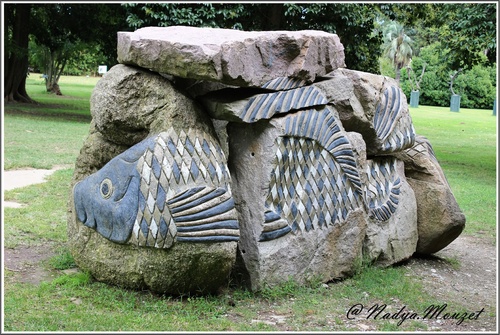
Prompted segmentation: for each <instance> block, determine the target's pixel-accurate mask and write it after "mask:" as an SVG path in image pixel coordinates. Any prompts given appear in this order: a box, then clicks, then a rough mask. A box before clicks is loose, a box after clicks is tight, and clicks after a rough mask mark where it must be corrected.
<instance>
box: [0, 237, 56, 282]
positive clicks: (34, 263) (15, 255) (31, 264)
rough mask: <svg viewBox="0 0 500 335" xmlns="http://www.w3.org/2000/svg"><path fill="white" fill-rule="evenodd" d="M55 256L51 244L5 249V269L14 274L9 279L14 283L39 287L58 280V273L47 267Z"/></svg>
mask: <svg viewBox="0 0 500 335" xmlns="http://www.w3.org/2000/svg"><path fill="white" fill-rule="evenodd" d="M54 255H55V252H54V250H53V246H52V245H51V244H46V245H40V246H32V247H27V246H19V247H17V248H15V249H9V248H5V249H4V268H5V269H6V270H8V271H11V272H12V275H11V276H10V277H9V278H10V280H11V281H13V282H19V283H29V284H33V285H38V284H40V283H41V282H42V281H51V280H53V279H55V278H56V275H57V272H56V271H51V270H50V269H49V268H48V266H47V262H48V260H49V259H50V258H51V257H53V256H54Z"/></svg>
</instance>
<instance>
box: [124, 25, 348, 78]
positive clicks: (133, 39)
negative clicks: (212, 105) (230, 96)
mask: <svg viewBox="0 0 500 335" xmlns="http://www.w3.org/2000/svg"><path fill="white" fill-rule="evenodd" d="M117 48H118V61H119V62H120V63H123V64H129V65H137V66H140V67H143V68H146V69H151V70H152V71H155V72H160V73H167V74H170V75H173V76H177V77H183V78H191V79H200V80H209V81H220V82H222V83H225V84H228V85H237V86H255V87H259V86H262V85H264V84H265V83H267V82H268V81H270V80H273V79H275V78H277V77H293V78H299V79H304V80H307V81H310V82H312V81H314V79H315V78H316V77H317V76H322V75H324V74H326V73H328V72H331V71H333V70H335V69H337V68H339V67H344V66H345V63H344V47H343V45H342V44H341V43H340V40H339V38H338V36H337V35H335V34H330V33H326V32H322V31H314V30H305V31H272V32H269V31H265V32H256V31H255V32H247V31H239V30H233V29H217V28H195V27H185V26H172V27H147V28H141V29H138V30H136V31H134V32H118V46H117Z"/></svg>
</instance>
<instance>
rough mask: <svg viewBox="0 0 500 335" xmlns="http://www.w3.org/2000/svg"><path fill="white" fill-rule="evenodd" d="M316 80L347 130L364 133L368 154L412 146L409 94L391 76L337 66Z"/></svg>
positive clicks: (317, 85) (392, 151) (412, 130)
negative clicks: (405, 93) (337, 67)
mask: <svg viewBox="0 0 500 335" xmlns="http://www.w3.org/2000/svg"><path fill="white" fill-rule="evenodd" d="M328 77H330V78H331V79H330V80H322V81H319V82H317V83H315V84H314V86H315V87H317V88H319V89H320V90H321V91H322V92H323V94H324V95H325V96H326V97H327V99H328V100H329V103H330V104H332V105H333V106H334V107H335V108H336V109H337V111H338V113H339V116H340V119H341V120H342V124H343V125H344V128H345V129H346V130H347V131H355V132H358V133H360V134H362V135H363V138H364V140H365V142H366V145H367V148H366V150H367V153H368V155H370V156H372V155H387V154H391V153H394V152H398V151H401V150H404V149H406V148H409V147H411V146H412V145H413V143H414V139H415V130H414V128H413V123H412V120H411V116H410V114H409V109H408V104H407V102H406V97H405V95H404V93H403V92H402V90H401V89H400V88H399V86H398V85H397V83H396V82H395V81H394V79H392V78H388V77H385V76H380V75H376V74H371V73H367V72H361V71H354V70H349V69H337V70H335V71H333V72H331V73H329V74H328V76H325V78H322V79H327V78H328Z"/></svg>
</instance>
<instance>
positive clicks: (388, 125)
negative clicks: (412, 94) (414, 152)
mask: <svg viewBox="0 0 500 335" xmlns="http://www.w3.org/2000/svg"><path fill="white" fill-rule="evenodd" d="M402 95H403V93H402V91H401V89H400V88H399V87H395V86H390V87H388V88H387V89H386V90H385V91H384V94H383V95H382V97H381V99H380V101H379V103H378V104H377V108H376V110H375V115H374V117H373V125H374V127H375V131H376V133H377V137H378V139H379V140H380V141H381V142H382V148H381V149H382V150H381V151H382V153H389V152H397V151H401V150H403V149H406V148H409V147H411V146H412V145H413V143H414V142H415V129H414V128H413V123H412V122H411V118H410V117H409V116H408V115H404V116H403V113H404V112H407V111H405V110H403V97H402Z"/></svg>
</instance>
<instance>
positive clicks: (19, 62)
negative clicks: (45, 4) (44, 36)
mask: <svg viewBox="0 0 500 335" xmlns="http://www.w3.org/2000/svg"><path fill="white" fill-rule="evenodd" d="M6 6H8V4H6ZM12 6H15V8H14V10H13V11H12V12H11V13H13V15H14V16H15V17H14V19H13V20H12V21H11V22H13V26H12V44H11V47H10V48H9V49H10V50H7V55H6V58H5V64H4V65H5V74H4V85H5V93H4V98H5V101H6V102H8V101H19V102H29V103H36V102H35V101H34V100H33V99H31V98H30V97H29V95H28V93H27V92H26V77H27V75H28V42H29V19H30V12H31V4H15V5H12Z"/></svg>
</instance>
